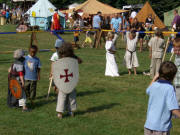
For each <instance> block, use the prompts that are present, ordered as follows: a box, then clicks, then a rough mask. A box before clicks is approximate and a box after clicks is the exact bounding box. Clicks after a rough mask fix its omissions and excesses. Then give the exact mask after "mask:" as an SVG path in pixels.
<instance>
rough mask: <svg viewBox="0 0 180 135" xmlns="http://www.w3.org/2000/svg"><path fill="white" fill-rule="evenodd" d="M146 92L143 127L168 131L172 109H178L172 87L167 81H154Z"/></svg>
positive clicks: (170, 124) (170, 125)
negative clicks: (145, 116) (145, 113)
mask: <svg viewBox="0 0 180 135" xmlns="http://www.w3.org/2000/svg"><path fill="white" fill-rule="evenodd" d="M146 93H147V94H148V95H149V102H148V110H147V119H146V123H145V125H144V127H145V128H147V129H150V130H155V131H169V130H170V129H171V127H172V123H171V116H172V112H171V111H172V110H176V109H179V106H178V102H177V99H176V94H175V90H174V87H173V86H172V84H171V83H170V82H169V81H165V80H158V81H157V82H154V83H153V84H152V85H151V86H149V88H147V90H146Z"/></svg>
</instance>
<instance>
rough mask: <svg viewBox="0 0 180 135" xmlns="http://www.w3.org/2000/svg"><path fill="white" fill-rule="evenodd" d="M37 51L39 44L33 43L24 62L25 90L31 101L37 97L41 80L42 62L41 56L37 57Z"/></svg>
mask: <svg viewBox="0 0 180 135" xmlns="http://www.w3.org/2000/svg"><path fill="white" fill-rule="evenodd" d="M37 51H38V48H37V46H35V45H32V46H31V47H30V49H29V55H28V56H26V57H25V62H24V68H25V76H24V79H25V92H26V96H27V98H29V99H30V100H31V101H32V100H34V99H35V97H36V86H37V81H38V80H40V68H41V62H40V60H39V58H37V57H36V53H37Z"/></svg>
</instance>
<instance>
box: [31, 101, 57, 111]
mask: <svg viewBox="0 0 180 135" xmlns="http://www.w3.org/2000/svg"><path fill="white" fill-rule="evenodd" d="M54 102H57V99H53V100H50V99H49V100H47V99H43V100H40V101H38V102H35V103H34V104H33V105H30V108H31V109H32V110H33V109H36V108H39V107H41V106H45V105H47V104H50V103H54Z"/></svg>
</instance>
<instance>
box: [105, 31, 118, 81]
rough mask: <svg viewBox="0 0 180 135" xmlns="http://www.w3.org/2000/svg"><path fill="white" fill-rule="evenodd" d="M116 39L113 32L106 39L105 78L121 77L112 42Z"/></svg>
mask: <svg viewBox="0 0 180 135" xmlns="http://www.w3.org/2000/svg"><path fill="white" fill-rule="evenodd" d="M113 38H114V34H113V33H112V32H109V33H108V35H107V37H106V45H105V48H106V70H105V76H111V77H117V76H119V73H118V66H117V64H116V60H115V56H114V54H115V52H116V50H115V46H114V44H113V42H112V40H113Z"/></svg>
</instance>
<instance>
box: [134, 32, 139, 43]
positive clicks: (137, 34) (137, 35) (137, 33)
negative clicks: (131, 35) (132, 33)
mask: <svg viewBox="0 0 180 135" xmlns="http://www.w3.org/2000/svg"><path fill="white" fill-rule="evenodd" d="M138 37H139V32H136V37H135V39H136V42H138Z"/></svg>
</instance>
